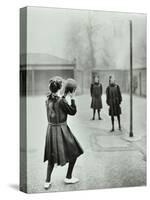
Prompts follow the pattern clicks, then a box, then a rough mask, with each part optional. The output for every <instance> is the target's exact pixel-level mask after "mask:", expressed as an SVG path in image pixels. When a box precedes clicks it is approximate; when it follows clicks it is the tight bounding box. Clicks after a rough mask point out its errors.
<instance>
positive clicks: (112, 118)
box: [111, 116, 114, 131]
mask: <svg viewBox="0 0 150 200" xmlns="http://www.w3.org/2000/svg"><path fill="white" fill-rule="evenodd" d="M111 122H112V130H111V131H114V116H111Z"/></svg>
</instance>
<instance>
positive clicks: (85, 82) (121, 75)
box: [77, 68, 146, 96]
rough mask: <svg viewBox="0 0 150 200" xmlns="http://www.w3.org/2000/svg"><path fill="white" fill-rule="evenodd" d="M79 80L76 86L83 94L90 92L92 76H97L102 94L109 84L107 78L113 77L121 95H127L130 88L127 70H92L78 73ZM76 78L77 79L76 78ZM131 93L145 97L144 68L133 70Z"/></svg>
mask: <svg viewBox="0 0 150 200" xmlns="http://www.w3.org/2000/svg"><path fill="white" fill-rule="evenodd" d="M78 73H79V74H80V75H78V76H80V78H79V79H78V78H77V80H78V85H79V87H80V88H81V91H82V92H83V93H87V92H89V90H90V84H91V83H92V82H93V80H94V76H95V75H98V76H99V79H100V82H101V83H102V85H103V93H105V91H106V87H107V86H108V84H109V76H114V77H115V80H116V83H117V84H118V85H119V86H120V89H121V91H122V92H123V93H129V88H130V76H129V75H130V73H129V70H121V69H107V70H105V69H94V70H86V71H79V72H78ZM78 76H77V77H78ZM133 93H134V94H136V95H139V96H146V68H141V69H134V70H133Z"/></svg>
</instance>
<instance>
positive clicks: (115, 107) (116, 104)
mask: <svg viewBox="0 0 150 200" xmlns="http://www.w3.org/2000/svg"><path fill="white" fill-rule="evenodd" d="M121 101H122V95H121V91H120V87H119V85H117V84H116V83H115V80H114V79H113V78H112V77H110V79H109V86H108V87H107V89H106V103H107V104H108V106H109V115H110V116H111V122H112V129H111V132H113V131H114V130H115V128H114V117H115V116H117V119H118V126H119V130H121V123H120V114H121V107H120V104H121Z"/></svg>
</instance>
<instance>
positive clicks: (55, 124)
mask: <svg viewBox="0 0 150 200" xmlns="http://www.w3.org/2000/svg"><path fill="white" fill-rule="evenodd" d="M48 125H51V126H60V125H66V122H62V123H51V122H48Z"/></svg>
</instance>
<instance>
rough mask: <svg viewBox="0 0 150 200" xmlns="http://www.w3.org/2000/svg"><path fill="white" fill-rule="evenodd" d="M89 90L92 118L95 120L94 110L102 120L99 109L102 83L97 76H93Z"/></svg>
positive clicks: (100, 106)
mask: <svg viewBox="0 0 150 200" xmlns="http://www.w3.org/2000/svg"><path fill="white" fill-rule="evenodd" d="M90 92H91V97H92V102H91V108H92V109H93V118H92V120H95V112H96V110H97V113H98V119H99V120H102V118H101V116H100V111H101V109H102V84H101V83H100V82H99V78H98V76H95V78H94V83H93V84H91V88H90Z"/></svg>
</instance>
